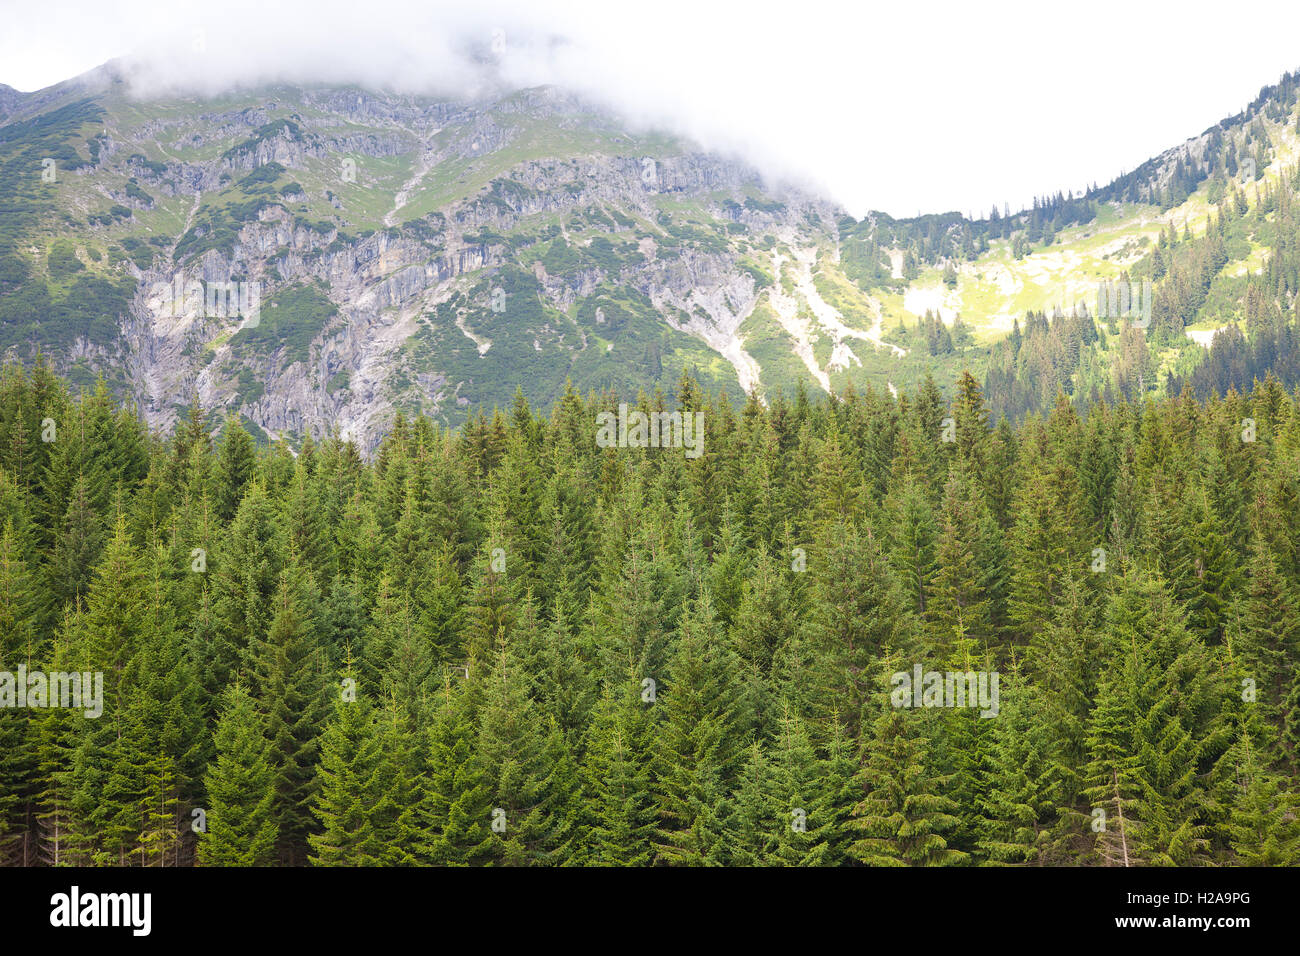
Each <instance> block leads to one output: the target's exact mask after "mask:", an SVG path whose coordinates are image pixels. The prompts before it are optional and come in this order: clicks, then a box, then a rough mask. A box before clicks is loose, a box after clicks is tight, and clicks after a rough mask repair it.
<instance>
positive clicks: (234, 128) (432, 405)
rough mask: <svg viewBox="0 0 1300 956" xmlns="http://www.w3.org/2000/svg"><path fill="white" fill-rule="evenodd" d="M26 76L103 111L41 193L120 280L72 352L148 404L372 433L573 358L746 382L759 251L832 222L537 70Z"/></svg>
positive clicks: (166, 418) (643, 382)
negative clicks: (245, 287) (403, 88)
mask: <svg viewBox="0 0 1300 956" xmlns="http://www.w3.org/2000/svg"><path fill="white" fill-rule="evenodd" d="M36 95H37V94H32V96H36ZM40 95H41V96H43V97H44V99H43V100H41V102H40V103H36V101H34V100H33V101H30V102H27V101H25V100H24V95H23V94H14V93H13V91H9V90H7V88H0V120H2V119H3V118H4V117H5V116H8V115H10V114H12V113H13V112H14V111H15V110H19V111H20V112H25V113H26V114H29V115H31V114H33V113H39V112H40V111H41V110H47V109H55V108H57V107H58V106H60V105H62V104H65V103H67V102H71V101H73V99H74V98H80V99H81V100H85V99H87V98H88V99H89V100H90V101H91V102H93V104H94V106H95V107H96V108H98V109H101V110H102V125H103V131H102V133H101V134H100V135H99V137H98V140H97V142H96V144H95V147H94V149H93V150H90V152H91V153H92V155H93V161H92V162H91V163H89V164H87V167H86V168H84V169H81V170H79V171H78V174H77V185H78V186H79V187H89V188H88V189H82V190H81V191H80V192H79V193H78V195H77V197H76V205H75V207H74V206H72V205H71V203H72V199H73V197H72V196H71V195H65V194H63V193H59V194H58V195H57V196H56V199H55V201H56V202H57V203H59V204H60V205H61V206H62V207H63V208H64V209H65V211H67V212H69V213H70V218H74V219H77V220H81V221H85V222H86V225H85V226H84V227H81V228H80V231H78V232H77V233H76V235H75V237H74V238H75V242H76V244H77V253H78V257H79V258H80V259H81V261H83V262H84V263H85V264H86V265H87V266H88V267H89V268H90V270H91V271H95V270H97V269H98V270H100V271H102V272H104V273H105V274H107V275H111V276H114V277H115V278H116V279H117V280H119V281H126V282H128V283H129V284H130V288H132V289H133V290H134V291H133V294H131V295H130V297H129V307H128V308H127V309H126V311H125V312H124V314H121V315H120V316H119V323H120V341H119V342H117V343H115V344H113V345H111V346H109V345H99V346H92V347H88V354H89V358H88V359H87V358H86V356H85V355H82V358H81V361H82V362H83V363H84V364H88V365H90V366H91V367H103V366H105V365H107V364H109V363H113V364H114V365H115V366H116V367H117V368H118V370H119V371H120V372H121V373H122V375H123V378H124V385H125V387H126V388H127V389H128V390H129V391H130V392H132V393H133V394H134V396H135V399H136V401H137V403H138V404H139V407H140V408H141V410H142V412H143V414H144V415H145V416H146V417H147V418H148V420H149V422H150V423H151V424H152V425H154V426H157V427H159V428H167V427H170V425H171V424H172V423H173V422H174V421H175V420H176V418H177V416H178V415H179V414H181V413H182V410H183V409H184V408H185V407H186V406H188V405H189V404H190V403H191V402H193V401H195V400H197V401H199V402H201V403H202V405H203V406H204V407H205V408H207V409H210V410H213V411H217V412H230V413H236V414H238V415H241V416H243V418H244V419H246V420H247V421H248V422H250V423H251V424H253V425H256V426H257V427H258V428H260V429H262V430H263V431H265V432H266V433H267V434H268V435H269V436H271V437H273V438H274V437H286V438H288V439H289V440H291V441H297V440H301V439H302V438H304V437H306V436H308V435H311V436H314V437H320V436H322V435H325V434H327V433H329V432H331V431H333V430H336V429H337V430H338V431H339V432H341V433H342V434H344V435H346V436H348V437H351V438H353V439H354V440H356V441H357V442H358V443H359V445H360V446H361V447H362V449H363V450H365V451H369V450H371V449H373V447H374V446H375V445H376V443H377V442H378V440H379V438H380V436H381V433H382V430H383V429H384V428H385V427H387V425H388V424H389V423H390V422H391V419H392V416H393V415H394V414H395V413H396V412H398V411H410V412H414V411H422V412H424V413H426V414H430V415H433V416H434V417H436V418H440V419H442V420H444V421H446V422H447V423H448V424H451V425H455V424H459V423H460V422H462V421H464V419H465V416H466V415H467V414H469V413H470V411H471V410H472V409H473V408H475V407H483V408H486V407H488V406H490V405H493V404H504V403H505V402H506V401H508V400H509V396H510V395H511V394H512V393H513V391H514V389H515V387H516V386H517V385H522V386H523V387H524V388H525V392H526V394H527V396H528V398H529V399H530V400H532V401H534V402H537V403H541V404H546V403H548V402H549V400H550V399H553V398H554V397H556V396H557V395H558V394H559V391H560V390H561V389H562V387H563V385H564V382H565V380H566V379H567V378H572V379H573V380H574V382H575V384H577V385H579V386H580V387H587V388H593V387H594V388H603V387H614V388H618V389H620V390H622V391H631V392H635V390H636V389H639V388H653V387H655V386H656V385H657V384H660V383H661V382H664V381H665V380H666V379H668V378H669V377H671V376H672V375H674V374H679V373H680V370H681V369H685V368H687V367H692V368H699V367H701V366H710V367H711V369H712V371H711V372H709V374H711V375H712V376H713V377H714V379H715V381H714V382H713V384H716V385H723V386H729V387H732V388H733V389H736V390H739V389H745V390H748V389H751V388H754V387H756V386H757V384H758V365H757V363H756V362H755V361H754V360H753V358H752V357H751V356H749V355H748V354H746V352H745V349H744V345H743V341H742V340H741V337H740V333H739V330H740V326H741V324H742V323H743V322H744V320H745V319H746V317H747V316H748V315H749V314H750V313H751V312H752V310H753V309H754V305H755V302H756V300H757V297H758V294H759V283H760V281H761V274H760V273H758V272H756V270H755V268H754V264H755V263H759V262H761V261H764V260H768V259H770V253H768V252H766V251H764V250H765V249H767V248H769V247H770V245H771V243H772V242H774V241H776V240H775V238H774V237H781V239H782V240H783V241H789V240H791V239H792V238H794V239H797V240H798V241H800V242H804V243H808V242H821V241H826V240H827V239H828V238H830V237H833V236H834V234H835V221H836V217H837V215H838V210H836V209H835V208H833V207H831V206H830V205H828V204H825V203H823V202H820V201H818V200H815V199H813V198H810V197H807V196H803V195H799V194H794V193H785V194H782V195H780V196H776V195H773V194H772V193H771V191H770V190H768V189H767V187H765V185H764V184H763V182H761V180H760V178H759V177H758V175H757V174H756V173H755V172H754V171H753V170H752V169H749V168H747V167H746V166H744V165H742V164H740V163H737V162H734V161H731V160H727V159H724V158H721V157H718V156H714V155H710V154H707V153H704V152H701V151H699V150H697V149H694V148H692V147H691V146H690V145H689V144H684V143H681V142H678V141H673V140H668V139H665V138H664V137H661V136H655V137H637V136H633V135H631V134H629V133H628V132H626V131H625V130H624V129H622V128H621V127H620V126H619V124H618V123H617V122H616V121H614V120H613V119H612V118H611V117H609V116H606V115H603V114H601V113H600V112H598V111H596V110H594V109H592V108H590V107H589V106H587V105H586V104H583V103H581V102H579V101H577V100H575V99H573V98H572V97H569V96H566V95H564V94H562V93H560V92H557V91H555V90H552V89H537V90H526V91H519V92H511V93H508V94H501V95H498V96H494V97H489V98H486V99H483V100H480V101H476V102H454V101H445V100H434V99H425V98H419V97H413V96H401V95H389V94H381V93H373V92H367V91H362V90H355V89H346V90H345V89H302V90H299V89H274V90H266V91H263V92H261V93H260V94H256V95H248V96H243V97H239V98H237V99H230V98H227V99H223V100H222V101H221V102H219V103H214V102H204V101H198V100H195V101H180V102H174V101H169V102H158V103H150V102H145V103H140V102H136V101H132V100H130V99H129V98H128V97H127V95H126V93H125V92H124V90H123V89H122V87H121V83H120V82H119V81H118V78H115V77H113V76H112V75H111V71H110V72H108V73H104V74H103V75H99V76H97V77H92V78H90V79H86V78H83V79H82V80H80V81H77V82H76V83H75V84H70V85H69V87H68V89H66V90H64V91H62V93H60V92H59V89H58V88H53V89H52V90H51V91H44V92H43V93H42V94H40ZM24 104H25V105H24ZM72 142H73V146H74V148H80V149H82V150H86V149H89V145H90V144H89V140H87V141H86V143H85V144H81V143H78V142H77V141H76V140H75V139H74V140H73V141H72ZM68 193H69V194H70V193H71V190H69V191H68ZM87 196H89V197H90V199H89V200H87ZM100 207H109V208H110V209H115V210H116V212H115V213H112V214H105V215H101V216H100V217H99V218H98V219H97V218H96V215H95V214H96V213H97V212H98V210H99V208H100ZM124 211H125V214H124ZM142 250H143V251H142ZM101 252H106V253H107V255H106V256H102V255H101V256H100V257H99V258H97V257H96V253H101ZM124 257H125V258H124ZM34 259H39V256H37V257H34ZM194 282H198V283H200V284H201V285H202V287H203V289H204V290H205V291H206V290H210V289H211V288H213V287H217V288H221V286H222V285H223V284H225V283H232V282H233V283H240V282H244V283H249V284H253V285H254V286H255V288H256V289H257V291H258V293H259V299H260V316H253V315H249V314H240V313H239V310H238V309H226V310H222V309H213V308H211V307H210V303H208V302H204V301H199V300H197V299H196V300H194V301H188V300H184V298H183V297H182V301H181V302H180V303H177V302H176V301H173V300H174V299H176V298H177V297H175V296H168V297H163V300H162V301H160V300H159V297H158V296H157V295H156V294H155V293H156V290H157V289H158V287H159V286H160V285H165V286H168V287H170V288H175V289H184V288H185V287H187V286H188V285H189V284H191V283H194ZM178 305H179V307H178ZM73 345H74V343H71V342H70V343H68V348H67V349H66V350H65V351H64V354H56V356H55V358H56V360H58V361H61V362H67V361H70V359H71V355H72V354H73V352H74V348H73ZM84 345H85V343H77V348H78V349H80V348H82V346H84ZM710 356H711V357H712V358H710ZM715 360H716V361H715ZM666 384H671V382H667V383H666Z"/></svg>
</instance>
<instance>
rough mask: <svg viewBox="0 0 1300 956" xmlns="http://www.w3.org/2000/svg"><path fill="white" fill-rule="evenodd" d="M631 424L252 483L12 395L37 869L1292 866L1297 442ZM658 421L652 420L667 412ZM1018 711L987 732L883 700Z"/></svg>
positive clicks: (266, 467) (206, 451)
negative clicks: (949, 687) (982, 688)
mask: <svg viewBox="0 0 1300 956" xmlns="http://www.w3.org/2000/svg"><path fill="white" fill-rule="evenodd" d="M954 394H955V398H954V401H953V403H952V405H951V406H950V407H947V406H945V405H944V404H943V402H942V400H941V398H940V393H939V391H938V389H937V388H936V387H935V386H934V384H933V383H932V382H927V383H926V386H925V387H924V388H922V389H920V390H919V392H918V393H917V394H915V395H906V394H905V395H903V396H902V397H900V398H899V399H897V400H895V399H893V398H891V397H890V396H889V395H887V394H875V393H871V392H867V393H861V392H857V393H855V392H852V391H850V392H849V393H847V394H845V395H844V396H843V397H842V398H841V399H830V400H822V401H817V402H814V401H810V400H808V399H807V398H806V397H805V396H804V395H802V394H800V395H799V396H798V397H797V398H795V399H794V400H791V401H788V402H787V401H783V400H780V399H777V400H776V401H774V402H773V404H772V405H771V407H764V406H763V405H761V404H760V403H759V402H758V401H756V400H751V401H750V402H749V403H748V404H747V405H745V406H744V407H743V408H735V407H731V406H730V405H729V404H728V402H727V400H726V398H725V396H723V397H720V398H714V397H712V396H709V395H705V394H703V393H702V392H701V390H700V389H699V387H698V386H697V385H696V384H695V383H694V382H693V380H691V379H689V378H684V379H683V380H682V382H681V383H680V384H679V386H678V387H677V389H676V394H675V395H674V396H672V397H671V404H672V406H673V407H675V408H677V409H679V410H682V411H699V412H702V413H703V415H704V422H705V426H706V438H705V450H704V454H703V455H702V456H700V457H699V458H696V459H692V458H689V457H687V456H686V455H684V454H683V451H682V449H680V448H648V449H641V448H620V447H609V448H601V447H598V446H597V444H596V442H595V440H594V439H595V434H596V416H597V414H598V413H600V412H602V411H610V410H613V409H615V408H616V407H617V403H618V399H617V398H616V397H614V396H611V395H591V396H588V397H586V398H584V397H582V396H580V395H579V394H577V393H576V392H574V391H573V390H572V389H570V390H569V391H568V392H567V393H566V394H565V395H564V396H563V398H562V399H561V400H560V401H559V402H557V403H556V405H555V407H554V409H553V411H552V412H551V414H550V415H549V417H541V416H538V415H536V414H534V413H533V412H532V411H531V410H530V409H529V408H528V407H527V405H526V404H525V403H524V402H523V400H522V398H520V399H518V400H517V401H516V404H515V407H514V408H513V409H511V410H509V411H507V412H502V413H497V414H494V415H492V416H477V417H475V418H473V419H471V421H470V422H469V424H468V425H467V426H466V427H464V428H463V429H461V430H459V431H457V432H447V431H445V430H442V429H440V428H439V427H438V426H436V425H434V424H432V423H431V422H430V421H428V420H427V419H416V420H413V421H411V420H403V419H398V420H397V421H396V422H395V424H394V426H393V428H392V430H391V433H390V434H389V436H388V437H387V439H386V440H385V441H384V443H383V445H382V446H381V448H380V450H379V452H378V454H377V456H376V458H375V460H374V461H373V462H366V461H364V460H363V459H362V458H361V456H360V455H359V454H358V451H357V449H356V447H355V446H353V445H352V444H350V443H348V442H345V441H343V440H340V439H339V438H337V437H334V438H329V439H327V440H323V441H320V442H312V441H310V440H308V441H307V442H306V443H305V444H304V446H303V447H302V448H301V449H300V451H299V452H298V453H296V454H295V453H294V452H292V451H291V450H289V449H288V448H287V447H286V446H284V445H273V446H271V447H269V448H263V449H259V448H258V447H257V446H256V445H255V443H254V441H253V440H252V438H250V436H249V435H248V434H247V433H246V432H245V431H244V430H243V429H242V428H241V427H240V426H239V425H238V423H236V422H233V421H227V422H226V423H225V425H224V426H223V427H222V428H221V430H220V431H219V433H217V435H216V437H215V438H214V437H212V436H211V434H210V428H209V427H208V423H207V422H206V421H205V416H204V415H203V413H202V411H201V410H199V409H197V408H196V409H193V410H192V411H191V415H190V417H189V420H188V421H186V422H183V423H182V424H181V425H180V426H179V427H178V428H177V429H176V431H175V434H173V435H172V436H171V437H169V438H167V439H165V440H163V439H162V438H160V437H158V436H152V435H150V434H149V432H148V431H147V430H146V429H145V427H144V426H143V425H142V424H141V423H140V422H139V420H138V418H137V416H136V414H135V412H134V410H133V409H130V408H123V407H118V406H117V405H116V404H115V403H114V402H113V401H112V400H111V399H110V398H109V396H108V393H107V391H106V390H105V389H103V388H101V389H99V390H98V391H94V392H91V393H88V394H83V395H77V396H73V395H71V394H70V393H69V392H68V390H67V389H66V387H65V386H64V385H63V384H62V383H61V382H60V381H59V380H58V379H57V378H56V377H55V376H54V375H53V373H52V372H51V371H50V370H49V368H48V367H46V366H44V365H38V366H36V367H34V368H33V369H31V370H29V371H24V370H22V369H20V368H19V367H17V366H12V365H11V366H9V367H7V368H6V369H5V370H4V372H3V376H2V377H0V669H3V670H6V671H10V672H15V671H17V669H18V668H19V667H20V666H21V667H23V668H25V669H26V670H27V671H28V672H31V671H34V670H41V669H43V670H46V671H51V672H53V671H83V672H102V674H103V713H102V716H99V717H98V718H94V719H91V718H87V717H85V716H84V715H83V714H82V713H81V712H80V711H77V710H73V709H69V708H66V707H63V708H61V707H44V708H40V707H26V708H24V707H13V706H9V707H0V853H2V854H3V859H4V861H5V862H8V863H13V864H28V865H34V864H46V865H53V864H68V863H95V864H104V865H133V866H134V865H141V866H177V865H182V866H183V865H190V864H193V863H198V864H200V865H229V864H268V865H272V864H288V865H298V864H308V863H310V864H318V865H335V864H359V865H369V864H378V865H391V864H410V863H420V864H533V865H539V864H540V865H561V864H569V865H584V864H600V865H656V864H657V865H664V864H669V865H691V864H757V865H846V864H870V865H900V864H901V865H980V864H1020V865H1041V864H1056V865H1125V864H1128V865H1169V864H1191V865H1230V864H1251V865H1261V864H1262V865H1285V864H1294V863H1295V862H1297V856H1298V855H1300V820H1298V819H1297V811H1296V793H1295V780H1296V766H1297V764H1296V761H1297V752H1296V746H1297V742H1300V670H1298V667H1300V603H1298V602H1297V596H1298V595H1300V415H1298V414H1297V404H1296V398H1295V397H1294V396H1292V395H1288V394H1287V392H1286V390H1285V389H1284V388H1283V387H1282V386H1281V385H1280V384H1279V383H1277V382H1276V381H1274V380H1271V379H1270V380H1268V381H1265V382H1263V383H1259V384H1257V385H1256V387H1255V388H1254V389H1253V390H1252V391H1251V393H1250V394H1249V396H1243V395H1241V394H1238V393H1237V392H1236V391H1230V392H1229V394H1228V395H1227V397H1224V398H1219V397H1214V396H1211V397H1209V398H1208V399H1205V400H1203V401H1198V400H1197V399H1196V398H1195V397H1194V396H1193V393H1192V390H1191V388H1190V387H1189V388H1187V389H1185V390H1184V391H1183V394H1182V395H1180V396H1179V397H1177V398H1173V399H1166V400H1161V401H1148V402H1146V403H1144V404H1129V403H1127V402H1126V401H1124V400H1123V399H1122V398H1121V399H1120V401H1119V402H1118V403H1115V404H1111V403H1105V402H1103V403H1099V404H1096V405H1093V406H1092V407H1091V408H1090V409H1089V410H1088V412H1087V416H1086V418H1081V417H1080V415H1079V413H1078V412H1077V411H1076V410H1075V409H1074V408H1073V407H1072V406H1071V404H1070V403H1069V401H1068V400H1066V398H1065V396H1064V395H1060V396H1058V399H1057V402H1056V404H1055V407H1054V408H1053V409H1052V410H1051V411H1050V413H1049V414H1047V415H1045V416H1040V415H1036V414H1030V415H1028V416H1027V417H1026V418H1025V419H1024V420H1023V421H1022V422H1021V423H1020V424H1019V425H1018V426H1016V427H1014V428H1013V427H1012V426H1011V425H1010V424H1008V423H1007V422H1006V421H1000V422H998V423H997V424H996V426H992V425H991V423H990V421H989V416H988V412H987V410H986V408H985V405H984V401H983V397H982V395H981V392H980V388H979V385H978V384H977V382H976V381H975V379H974V378H972V377H971V376H969V375H966V376H963V377H962V378H961V380H960V381H959V382H958V383H957V387H956V389H955V393H954ZM668 401H669V400H668V399H667V398H666V397H665V396H662V395H658V394H656V395H653V396H644V395H643V396H641V398H640V406H641V408H642V409H643V410H653V409H662V408H664V407H665V406H666V405H667V404H668ZM917 666H920V667H922V668H924V669H925V670H927V671H944V672H960V673H972V674H973V673H976V672H977V673H979V674H981V675H988V674H991V673H996V674H997V676H998V678H999V679H1000V681H999V683H998V684H996V685H995V687H996V688H999V689H1000V698H999V700H998V706H997V707H996V708H995V709H996V714H995V715H990V714H988V713H987V710H986V711H985V712H984V714H985V715H984V716H981V713H982V712H981V711H980V710H979V709H976V708H973V707H970V706H964V707H963V706H945V707H931V706H928V705H927V706H922V707H919V708H917V707H910V706H897V703H898V700H897V698H896V697H891V689H892V683H893V681H894V680H895V678H892V677H891V675H897V674H898V673H904V674H907V673H911V672H912V671H913V669H914V668H915V667H917Z"/></svg>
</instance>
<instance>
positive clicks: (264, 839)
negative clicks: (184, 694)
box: [198, 683, 279, 866]
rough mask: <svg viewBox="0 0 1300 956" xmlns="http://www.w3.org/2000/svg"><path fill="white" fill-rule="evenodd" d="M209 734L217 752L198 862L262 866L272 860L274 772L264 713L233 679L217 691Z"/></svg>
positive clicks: (207, 784)
mask: <svg viewBox="0 0 1300 956" xmlns="http://www.w3.org/2000/svg"><path fill="white" fill-rule="evenodd" d="M223 701H224V709H223V712H222V715H221V719H220V720H219V721H218V722H217V729H216V732H215V734H214V738H215V743H216V750H217V756H216V760H215V761H214V762H213V763H212V764H211V765H210V766H209V767H208V772H207V774H206V775H205V777H204V788H205V789H206V790H207V794H208V807H207V811H206V820H205V829H204V830H203V831H202V835H201V836H200V838H199V847H198V857H199V863H200V864H201V865H203V866H268V865H270V864H272V863H274V862H275V860H276V852H275V845H276V837H277V834H278V829H279V827H278V825H277V823H276V819H275V814H274V803H275V774H274V771H273V769H272V762H271V749H270V745H269V743H268V741H267V737H266V724H265V719H264V718H263V717H262V715H261V714H259V713H258V711H257V708H256V706H255V705H254V702H253V699H252V697H250V696H249V694H248V690H247V689H246V688H245V687H244V686H243V685H242V684H240V683H235V684H232V685H231V686H230V688H229V689H228V690H227V691H226V693H225V694H224V695H223Z"/></svg>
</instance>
